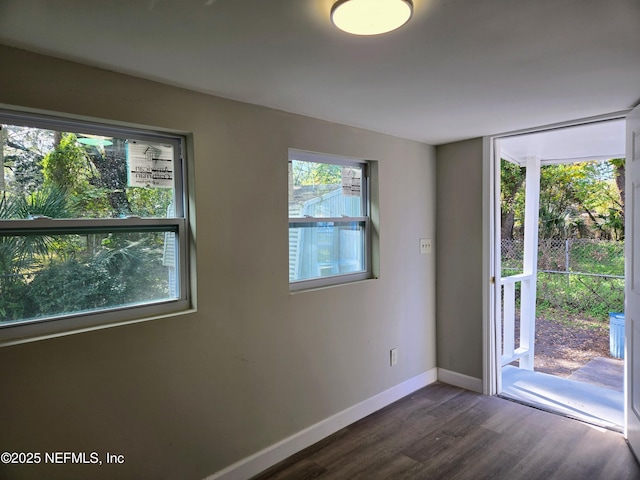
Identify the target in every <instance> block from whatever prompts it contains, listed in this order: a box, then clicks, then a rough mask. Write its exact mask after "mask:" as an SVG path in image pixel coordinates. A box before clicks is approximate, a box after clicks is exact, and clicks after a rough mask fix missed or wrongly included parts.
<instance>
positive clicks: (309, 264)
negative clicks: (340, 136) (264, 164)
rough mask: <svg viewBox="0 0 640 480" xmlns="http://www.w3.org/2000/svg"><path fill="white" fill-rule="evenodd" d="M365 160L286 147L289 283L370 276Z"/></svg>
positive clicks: (297, 284)
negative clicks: (287, 163) (287, 154)
mask: <svg viewBox="0 0 640 480" xmlns="http://www.w3.org/2000/svg"><path fill="white" fill-rule="evenodd" d="M367 167H368V165H367V163H366V162H363V161H360V160H352V159H346V158H341V157H333V156H330V155H320V154H315V153H310V152H302V151H298V150H290V151H289V284H290V289H291V290H301V289H307V288H314V287H320V286H326V285H333V284H338V283H346V282H353V281H357V280H363V279H366V278H370V276H371V267H370V260H369V250H370V248H369V225H370V222H369V181H368V179H369V177H368V168H367Z"/></svg>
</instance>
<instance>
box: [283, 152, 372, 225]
mask: <svg viewBox="0 0 640 480" xmlns="http://www.w3.org/2000/svg"><path fill="white" fill-rule="evenodd" d="M361 187H362V168H361V167H347V166H342V165H331V164H328V163H315V162H306V161H301V160H292V161H291V162H289V217H290V218H296V217H305V216H310V217H325V218H326V217H334V218H335V217H343V216H347V217H361V216H364V212H363V209H362V188H361Z"/></svg>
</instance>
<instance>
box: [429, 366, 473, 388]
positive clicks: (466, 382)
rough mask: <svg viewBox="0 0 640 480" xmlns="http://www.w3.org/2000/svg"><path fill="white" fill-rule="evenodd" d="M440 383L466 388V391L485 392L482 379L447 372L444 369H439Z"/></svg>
mask: <svg viewBox="0 0 640 480" xmlns="http://www.w3.org/2000/svg"><path fill="white" fill-rule="evenodd" d="M438 381H440V382H443V383H448V384H449V385H453V386H455V387H460V388H464V389H465V390H471V391H472V392H478V393H482V392H483V390H482V379H481V378H475V377H470V376H468V375H464V374H462V373H458V372H452V371H451V370H445V369H444V368H438Z"/></svg>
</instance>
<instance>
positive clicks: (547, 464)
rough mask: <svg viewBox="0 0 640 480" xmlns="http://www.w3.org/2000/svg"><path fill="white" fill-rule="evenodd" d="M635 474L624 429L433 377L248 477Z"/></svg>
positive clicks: (548, 478)
mask: <svg viewBox="0 0 640 480" xmlns="http://www.w3.org/2000/svg"><path fill="white" fill-rule="evenodd" d="M311 479H319V480H378V479H379V480H383V479H385V480H418V479H420V480H422V479H429V480H432V479H433V480H437V479H447V480H467V479H473V480H476V479H478V480H479V479H495V480H501V479H509V480H534V479H540V480H577V479H589V480H598V479H600V480H612V479H615V480H635V479H640V467H639V466H638V464H637V463H636V460H635V458H634V457H633V455H632V453H631V451H630V450H629V448H628V446H627V444H626V442H625V440H624V438H623V436H622V435H621V434H619V433H616V432H613V431H610V430H603V429H598V428H594V427H592V426H589V425H586V424H583V423H580V422H578V421H576V420H570V419H567V418H564V417H561V416H558V415H554V414H551V413H547V412H543V411H540V410H536V409H534V408H531V407H526V406H524V405H520V404H517V403H514V402H510V401H508V400H504V399H501V398H497V397H487V396H484V395H480V394H477V393H473V392H469V391H467V390H462V389H460V388H456V387H452V386H450V385H446V384H444V383H434V384H432V385H429V386H427V387H425V388H423V389H421V390H419V391H417V392H415V393H413V394H412V395H409V396H407V397H405V398H403V399H401V400H399V401H398V402H396V403H394V404H392V405H390V406H388V407H386V408H384V409H382V410H380V411H378V412H376V413H374V414H372V415H370V416H368V417H366V418H363V419H362V420H360V421H358V422H356V423H354V424H353V425H350V426H349V427H346V428H344V429H342V430H340V431H338V432H336V433H335V434H333V435H331V436H330V437H327V438H326V439H324V440H322V441H321V442H319V443H317V444H315V445H313V446H311V447H309V448H307V449H306V450H303V451H302V452H300V453H298V454H296V455H294V456H293V457H291V458H289V459H287V460H285V461H283V462H281V463H280V464H278V465H276V466H274V467H272V468H271V469H269V470H267V471H266V472H263V473H262V474H260V475H258V476H256V477H254V480H311Z"/></svg>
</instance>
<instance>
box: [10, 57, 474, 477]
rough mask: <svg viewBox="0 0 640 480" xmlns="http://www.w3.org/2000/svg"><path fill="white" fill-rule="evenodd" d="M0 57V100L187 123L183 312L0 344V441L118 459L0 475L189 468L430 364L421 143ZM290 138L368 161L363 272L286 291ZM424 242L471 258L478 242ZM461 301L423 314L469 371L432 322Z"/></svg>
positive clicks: (431, 262) (171, 124) (228, 460)
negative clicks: (371, 192)
mask: <svg viewBox="0 0 640 480" xmlns="http://www.w3.org/2000/svg"><path fill="white" fill-rule="evenodd" d="M0 64H2V65H3V66H4V67H3V68H2V74H1V75H0V104H9V105H17V106H21V107H29V108H34V109H44V110H49V111H58V112H64V113H66V114H71V115H82V116H90V117H94V118H96V119H106V120H111V121H115V122H123V123H130V124H134V125H147V126H152V127H157V128H162V129H169V130H177V131H181V132H186V133H188V134H191V135H192V141H193V143H192V149H193V163H194V165H193V166H194V169H192V172H191V174H192V180H193V183H194V186H195V188H194V189H193V190H192V192H191V196H192V198H191V200H192V201H193V202H194V203H195V209H194V214H195V227H196V249H197V257H196V258H197V312H196V313H192V314H188V315H179V316H174V317H170V318H160V319H156V320H153V321H148V322H143V323H138V324H133V325H128V326H119V327H114V328H108V329H103V330H97V331H93V332H89V333H81V334H76V335H71V336H66V337H60V338H56V339H49V340H42V341H37V342H32V343H27V344H23V345H16V346H11V347H5V348H1V349H0V365H2V369H0V385H1V388H2V392H1V394H0V451H5V450H10V451H40V452H45V451H97V452H106V451H109V452H114V453H121V454H124V455H125V456H126V464H125V465H124V466H115V467H114V466H111V467H110V466H102V467H100V468H97V467H92V466H81V465H67V466H64V465H56V466H49V467H47V466H44V465H40V466H17V467H13V468H11V469H8V467H6V466H0V468H2V469H4V470H0V477H3V478H12V479H16V478H48V479H53V478H66V479H71V478H92V479H100V478H105V479H106V478H109V479H111V478H115V477H116V475H118V478H136V479H140V478H154V479H162V478H167V479H177V478H179V479H185V480H189V479H201V478H203V477H204V476H206V475H209V474H212V473H214V472H216V471H218V470H220V469H222V468H224V467H226V466H228V465H230V464H232V463H233V462H236V461H238V460H241V459H243V458H245V457H247V456H249V455H251V454H253V453H255V452H257V451H259V450H261V449H263V448H265V447H267V446H269V445H272V444H274V443H275V442H277V441H279V440H281V439H283V438H286V437H287V436H290V435H292V434H294V433H296V432H299V431H300V430H302V429H304V428H306V427H308V426H310V425H313V424H315V423H316V422H319V421H321V420H323V419H325V418H327V417H329V416H331V415H333V414H335V413H337V412H340V411H342V410H344V409H346V408H348V407H350V406H353V405H355V404H357V403H359V402H362V401H364V400H365V399H367V398H370V397H371V396H373V395H375V394H377V393H379V392H382V391H384V390H386V389H388V388H390V387H392V386H394V385H397V384H399V383H401V382H403V381H405V380H407V379H410V378H412V377H414V376H416V375H419V374H421V373H423V372H426V371H428V370H430V369H433V368H435V366H436V322H435V301H436V298H435V255H420V253H419V248H418V247H419V238H421V237H429V238H435V224H436V213H435V212H436V210H435V203H436V186H435V185H436V162H435V149H434V148H433V147H430V146H428V145H424V144H420V143H416V142H411V141H407V140H402V139H399V138H395V137H391V136H386V135H382V134H377V133H372V132H369V131H364V130H359V129H356V128H351V127H347V126H342V125H337V124H332V123H328V122H323V121H319V120H314V119H310V118H306V117H301V116H296V115H292V114H287V113H283V112H278V111H274V110H270V109H267V108H261V107H256V106H252V105H247V104H242V103H238V102H233V101H229V100H225V99H220V98H216V97H212V96H207V95H203V94H199V93H194V92H190V91H187V90H182V89H178V88H174V87H170V86H166V85H161V84H158V83H154V82H150V81H145V80H141V79H137V78H133V77H129V76H125V75H120V74H116V73H112V72H108V71H104V70H100V69H95V68H90V67H86V66H81V65H78V64H74V63H70V62H64V61H60V60H57V59H53V58H48V57H43V56H38V55H34V54H30V53H27V52H23V51H19V50H14V49H10V48H6V47H2V46H0ZM290 147H291V148H298V149H304V150H311V151H318V152H323V153H329V154H337V155H346V156H352V157H358V158H365V159H374V160H378V161H379V163H378V169H379V189H378V190H379V205H378V207H379V208H378V209H377V211H379V258H378V266H377V270H378V271H379V274H380V277H379V279H377V280H370V281H365V282H360V283H357V284H351V285H345V286H339V287H334V288H326V289H320V290H316V291H311V292H305V293H299V294H295V295H290V294H289V290H288V265H287V259H288V243H287V242H288V232H287V149H288V148H290ZM444 151H448V150H446V149H445V150H444ZM449 156H452V155H449ZM453 157H455V155H453ZM444 163H446V162H441V164H444ZM467 163H468V162H466V160H465V159H464V158H463V159H456V158H452V163H451V166H450V167H445V168H444V169H443V172H444V173H443V174H441V175H440V176H439V177H440V179H441V180H442V181H445V182H450V183H452V184H453V183H455V182H454V180H455V179H454V178H451V175H452V174H455V172H460V173H461V176H462V177H468V176H469V172H468V171H465V168H467V167H466V165H467ZM470 166H471V167H473V164H471V165H470ZM465 188H467V189H471V190H472V191H467V192H461V194H462V193H463V194H464V195H465V198H466V199H468V200H474V198H473V195H472V193H473V189H475V188H476V187H474V186H473V185H465ZM456 195H457V193H456V192H454V191H452V192H447V195H445V196H444V198H443V199H444V200H445V201H446V199H447V198H455V199H456V202H457V203H456V206H455V207H451V208H452V209H454V210H455V212H453V213H457V214H461V215H464V217H465V218H467V217H469V216H471V215H470V213H468V209H470V208H472V209H479V204H478V205H473V204H472V205H469V204H468V202H466V201H462V200H464V199H461V198H459V197H457V196H456ZM256 205H258V206H259V208H256ZM448 216H449V215H447V217H448ZM454 217H455V216H454ZM463 220H464V219H455V218H454V219H453V222H454V223H452V224H448V223H446V222H445V226H444V228H445V231H446V232H450V231H451V229H453V228H457V227H456V226H458V227H459V226H464V228H467V226H468V222H467V221H463ZM473 220H475V222H479V221H480V217H479V216H478V218H477V219H473ZM474 224H475V223H474ZM463 231H464V230H463ZM438 238H440V239H441V240H440V242H438V244H439V247H440V248H442V249H443V250H445V249H446V251H450V250H451V249H452V248H454V247H455V246H456V245H458V246H462V247H464V248H465V249H467V252H466V253H465V255H464V256H463V257H461V258H460V260H462V259H463V258H464V259H467V260H469V261H473V262H477V261H479V260H478V259H474V258H473V256H472V253H473V252H475V251H477V248H479V245H478V246H477V248H475V247H476V246H475V245H472V246H471V248H469V247H470V246H469V245H465V244H464V242H463V241H462V240H457V239H451V242H450V243H451V245H447V243H448V241H447V242H445V241H443V240H442V239H443V238H447V236H446V235H439V237H438ZM436 250H437V249H436ZM438 257H439V258H440V257H441V255H438ZM478 258H479V257H478ZM451 261H454V262H456V261H458V260H454V259H452V260H451ZM445 266H446V265H445ZM452 280H456V281H457V280H459V279H453V278H452V279H450V278H449V277H446V276H445V285H449V283H450V282H451V281H452ZM470 281H471V279H468V280H465V282H466V283H467V284H469V283H470ZM445 293H446V292H445V291H442V290H441V291H440V293H439V294H440V297H441V303H442V301H444V302H446V301H447V299H452V298H455V295H452V293H451V292H450V293H448V294H446V295H445V296H443V295H444V294H445ZM453 293H455V292H453ZM467 294H468V292H467ZM478 295H479V292H478ZM449 301H451V300H449ZM459 303H461V302H460V301H459V300H455V301H453V304H454V305H452V307H455V308H456V309H459V308H460V307H459V306H458V304H459ZM465 303H466V302H465ZM472 307H473V304H468V305H467V306H466V308H465V309H464V311H463V310H462V309H460V310H459V311H455V310H453V311H452V310H451V309H450V307H447V308H445V309H441V310H443V311H442V312H441V315H442V317H443V319H444V322H443V325H442V326H443V331H442V332H441V333H440V336H441V339H442V341H443V342H444V343H445V345H447V349H448V348H451V351H452V353H453V355H450V354H449V353H448V351H447V349H445V350H444V351H443V352H442V353H441V356H442V362H443V363H444V364H445V365H446V366H447V367H448V368H452V369H454V368H456V367H459V368H460V369H461V371H463V372H465V373H469V374H475V373H476V371H475V369H474V368H473V367H474V365H473V362H474V361H476V360H477V359H476V356H477V355H475V353H476V352H475V351H474V352H471V355H469V352H466V360H465V361H460V360H456V358H457V355H458V353H459V352H460V351H461V347H462V346H463V343H462V342H461V341H460V340H458V341H455V340H454V339H455V336H456V335H457V336H460V337H461V336H462V335H470V334H473V333H474V332H475V329H471V332H469V331H464V330H463V329H460V330H459V331H455V332H452V331H451V328H450V327H453V328H454V330H455V329H456V328H457V327H456V326H460V327H462V326H464V325H463V322H465V321H467V322H468V321H470V320H471V319H468V318H461V315H462V314H464V313H465V312H466V313H468V311H469V309H470V308H472ZM476 314H479V310H478V312H477V313H476ZM452 333H453V334H454V335H453V336H452ZM393 347H397V348H398V350H399V357H400V362H399V364H398V365H397V366H395V367H390V366H389V349H390V348H393ZM469 357H470V358H469Z"/></svg>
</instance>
